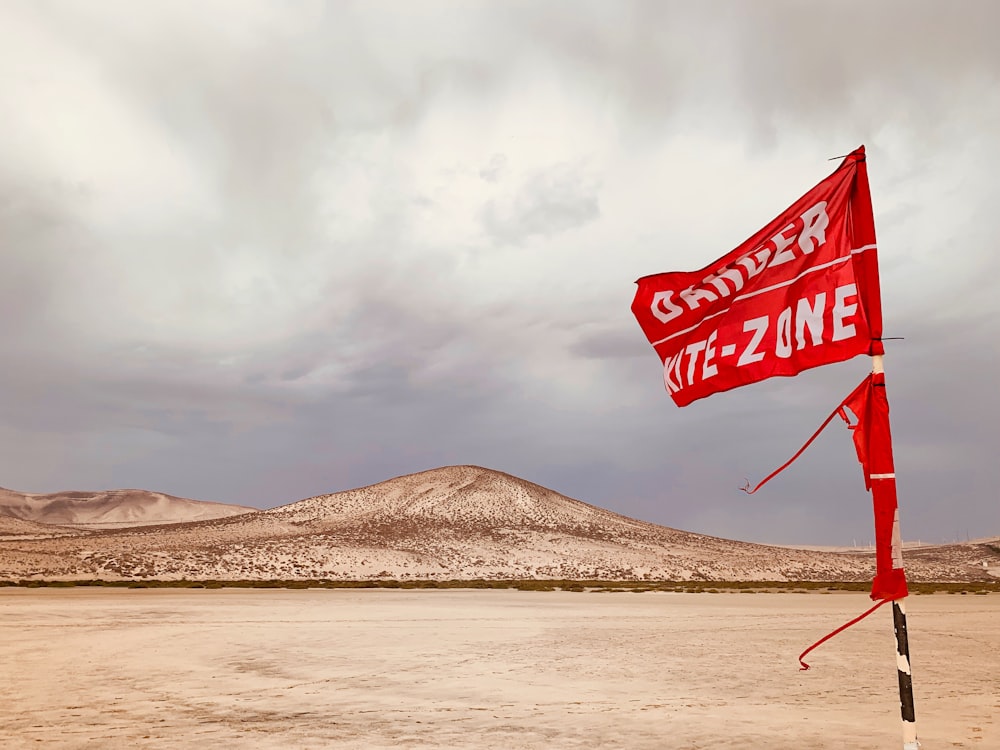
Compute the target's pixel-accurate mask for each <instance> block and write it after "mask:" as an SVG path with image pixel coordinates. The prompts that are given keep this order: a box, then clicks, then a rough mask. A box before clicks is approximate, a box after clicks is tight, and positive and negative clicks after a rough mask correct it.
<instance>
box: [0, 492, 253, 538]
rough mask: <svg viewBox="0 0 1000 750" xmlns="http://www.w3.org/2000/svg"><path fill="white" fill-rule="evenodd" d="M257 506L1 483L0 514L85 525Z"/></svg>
mask: <svg viewBox="0 0 1000 750" xmlns="http://www.w3.org/2000/svg"><path fill="white" fill-rule="evenodd" d="M256 510H257V508H249V507H246V506H241V505H228V504H226V503H212V502H205V501H202V500H189V499H187V498H183V497H175V496H174V495H167V494H165V493H162V492H151V491H149V490H133V489H125V490H101V491H98V492H80V491H65V492H53V493H49V494H34V493H27V492H17V491H16V490H8V489H5V488H2V487H0V514H2V515H5V516H10V517H11V518H18V519H21V520H22V521H34V522H36V523H43V524H50V525H54V526H69V527H73V528H86V529H111V528H123V527H130V526H148V525H153V524H166V523H186V522H190V521H206V520H210V519H213V518H224V517H227V516H233V515H239V514H241V513H251V512H254V511H256Z"/></svg>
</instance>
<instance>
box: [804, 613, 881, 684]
mask: <svg viewBox="0 0 1000 750" xmlns="http://www.w3.org/2000/svg"><path fill="white" fill-rule="evenodd" d="M887 601H888V599H882V600H880V601H879V603H878V604H876V605H875V606H874V607H872V608H871V609H868V610H865V611H864V612H863V613H862V614H860V615H858V616H857V617H855V618H854V619H853V620H851V621H850V622H845V623H844V624H843V625H841V626H840V627H839V628H837V629H836V630H834V631H833V632H832V633H827V634H826V635H824V636H823V637H822V638H820V639H819V640H818V641H816V642H815V643H814V644H813V645H811V646H810V647H809V648H807V649H806V650H805V651H803V652H802V653H801V654H799V664H801V665H802V666H800V667H799V671H800V672H804V671H806V670H807V669H809V665H808V664H806V663H805V662H804V661H803V659H805V658H806V654H808V653H809V652H810V651H812V650H813V649H815V648H817V647H818V646H822V645H823V644H824V643H826V642H827V641H828V640H830V639H831V638H833V636H835V635H837V634H838V633H843V632H844V631H845V630H847V629H848V628H849V627H851V626H852V625H857V624H858V623H859V622H861V621H862V620H863V619H865V618H866V617H868V615H870V614H871V613H872V612H874V611H875V610H876V609H878V608H879V607H881V606H882V605H883V604H885V603H886V602H887Z"/></svg>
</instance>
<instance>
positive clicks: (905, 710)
mask: <svg viewBox="0 0 1000 750" xmlns="http://www.w3.org/2000/svg"><path fill="white" fill-rule="evenodd" d="M882 356H883V355H881V354H875V355H872V372H873V373H876V374H879V373H881V374H884V373H885V368H884V365H883V361H882ZM886 419H887V420H888V414H887V415H886ZM887 427H888V425H887ZM886 434H887V435H888V430H886ZM889 450H890V455H891V450H892V446H891V438H890V445H889ZM894 474H895V473H893V475H892V477H891V481H892V482H894V483H895V481H896V479H895V475H894ZM887 478H888V477H887ZM898 519H899V516H898V515H897V517H896V520H897V523H895V524H893V529H892V547H893V549H894V550H896V551H897V554H898V555H899V556H900V558H901V555H902V549H903V542H902V536H901V534H900V531H899V523H898ZM892 626H893V631H894V633H895V636H896V672H897V675H898V678H899V709H900V715H901V718H902V720H903V750H918V748H919V747H920V743H919V742H917V720H916V715H915V714H914V710H913V675H912V672H911V671H910V641H909V637H908V635H907V631H906V597H905V596H904V597H902V598H901V599H895V600H893V602H892Z"/></svg>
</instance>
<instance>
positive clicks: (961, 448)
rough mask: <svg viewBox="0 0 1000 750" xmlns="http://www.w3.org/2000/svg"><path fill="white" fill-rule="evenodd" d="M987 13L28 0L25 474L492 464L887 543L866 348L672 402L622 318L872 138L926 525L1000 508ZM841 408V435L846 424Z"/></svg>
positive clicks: (13, 235) (16, 413)
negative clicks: (863, 383)
mask: <svg viewBox="0 0 1000 750" xmlns="http://www.w3.org/2000/svg"><path fill="white" fill-rule="evenodd" d="M998 15H1000V10H998V7H997V6H995V4H993V3H986V2H982V3H976V2H968V3H963V4H961V5H958V6H954V7H952V6H944V5H941V4H939V3H912V2H908V3H903V2H889V3H879V4H876V5H870V4H866V3H853V2H847V3H837V4H834V5H830V4H819V3H798V2H765V3H753V4H750V3H738V2H707V3H698V4H689V3H659V2H656V3H654V2H648V3H617V4H607V3H580V2H573V3H565V2H547V3H520V2H514V3H504V4H502V5H492V4H479V3H432V4H424V3H421V4H420V5H416V6H414V5H412V4H407V3H399V2H377V3H364V4H357V5H348V4H327V3H318V2H317V3H300V4H295V5H287V4H282V3H277V2H241V3H224V2H210V3H199V4H197V6H195V5H193V4H185V3H157V2H153V3H145V4H143V5H142V7H141V9H140V8H139V7H138V6H136V5H134V4H131V3H110V2H109V3H101V4H97V5H95V4H91V3H43V2H39V3H27V2H21V3H8V4H6V5H4V6H3V8H2V9H0V50H2V51H0V62H2V64H0V316H2V321H3V324H2V325H0V346H2V347H3V351H4V367H3V368H2V369H0V441H2V443H3V446H4V450H3V451H2V452H0V485H3V486H9V487H13V488H16V489H21V490H25V491H36V492H43V491H53V490H58V489H67V488H93V489H97V488H104V487H120V486H139V487H144V488H149V489H155V490H161V491H165V492H170V493H172V494H175V495H183V496H188V497H195V498H199V499H207V500H218V501H224V502H235V503H244V504H255V505H259V506H271V505H276V504H279V503H284V502H290V501H292V500H296V499H299V498H301V497H305V496H307V495H310V494H316V493H321V492H329V491H334V490H340V489H345V488H348V487H354V486H359V485H362V484H366V483H370V482H375V481H378V480H381V479H385V478H388V477H390V476H395V475H399V474H403V473H406V472H409V471H417V470H422V469H426V468H431V467H433V466H439V465H444V464H454V463H477V464H482V465H486V466H489V467H491V468H496V469H500V470H504V471H508V472H511V473H514V474H517V475H520V476H523V477H525V478H526V479H530V480H532V481H536V482H539V483H541V484H544V485H547V486H550V487H552V488H553V489H556V490H558V491H560V492H563V493H565V494H568V495H571V496H573V497H577V498H579V499H582V500H585V501H588V502H591V503H595V504H598V505H602V506H604V507H607V508H610V509H613V510H616V511H619V512H622V513H626V514H628V515H633V516H636V517H640V518H643V519H647V520H652V521H656V522H660V523H665V524H668V525H672V526H678V527H682V528H688V529H691V530H695V531H702V532H707V533H712V534H717V535H722V536H732V537H739V538H744V539H750V540H756V541H773V542H789V543H793V542H799V543H806V542H817V543H818V542H829V543H848V542H850V540H851V539H860V538H864V535H865V534H866V533H869V531H868V530H869V528H870V525H871V520H870V504H869V500H868V498H867V496H866V495H865V493H864V490H863V485H862V484H861V480H860V472H859V470H858V468H857V466H856V464H855V462H854V456H853V452H852V448H851V446H850V442H849V439H848V437H847V436H845V435H842V434H836V433H831V434H830V435H829V436H825V437H824V438H823V439H822V440H821V442H820V443H819V444H818V445H817V447H816V448H815V449H813V450H812V451H811V452H810V453H809V454H807V455H806V456H805V457H804V458H803V459H802V462H801V464H798V465H796V467H794V468H793V470H790V471H789V473H788V474H787V476H786V477H784V478H783V480H782V481H781V482H780V483H777V482H776V483H775V484H773V485H770V486H769V487H768V491H767V492H766V493H764V492H762V493H761V494H759V495H755V496H753V498H746V497H744V496H743V495H742V494H741V493H738V492H737V491H736V487H738V486H739V485H740V484H742V482H743V479H744V478H745V477H747V476H748V475H751V476H750V478H754V477H757V478H759V477H760V476H762V475H763V474H765V473H766V472H767V471H769V470H770V469H771V468H773V467H774V466H776V465H777V464H779V463H780V462H781V461H783V460H784V459H785V458H786V457H787V456H788V455H790V454H791V452H793V451H794V450H795V449H796V448H797V447H798V445H799V444H800V443H801V442H802V441H803V440H804V439H805V438H806V437H808V435H809V434H811V432H812V429H813V428H814V427H815V426H816V425H817V424H818V423H819V422H820V421H821V420H822V419H823V417H825V416H826V414H827V413H828V412H829V410H830V409H831V408H832V407H833V406H834V405H835V404H836V403H837V402H838V401H839V400H840V399H841V398H842V397H843V396H844V395H846V393H847V392H849V391H850V389H851V388H852V387H853V386H854V385H855V384H856V383H857V382H858V381H859V380H860V379H861V377H863V375H864V374H865V371H866V369H867V365H866V363H864V362H862V361H860V360H858V361H852V362H849V363H844V364H842V365H837V366H835V367H830V368H824V369H823V370H822V371H814V372H811V373H807V374H805V375H803V376H801V377H799V378H796V379H795V380H776V381H769V382H767V383H763V384H759V385H756V386H752V387H749V388H746V389H741V390H740V391H737V392H732V393H728V394H721V395H719V396H716V397H713V398H711V399H708V400H707V401H704V402H698V403H696V404H694V405H692V406H690V407H687V408H685V409H682V410H679V409H677V408H676V407H674V406H673V404H672V403H671V402H670V401H669V398H668V397H667V395H666V393H665V392H664V391H663V387H662V383H661V379H660V372H659V363H658V362H657V360H656V357H655V354H654V353H653V352H652V350H651V349H650V348H649V347H648V345H647V344H646V342H645V340H644V338H643V336H642V333H641V331H640V330H639V328H638V326H637V325H636V324H635V321H634V320H633V319H632V317H631V313H630V311H629V305H630V302H631V295H632V291H633V287H632V281H633V280H634V279H635V278H636V277H637V276H640V275H643V274H647V273H656V272H659V271H666V270H674V269H677V270H680V269H692V268H698V267H701V266H704V265H705V264H706V263H708V262H709V261H711V260H712V259H714V258H716V257H719V256H721V255H723V254H724V253H725V252H727V251H728V250H729V249H731V248H732V247H734V246H736V245H737V244H738V243H739V242H740V241H742V240H743V239H744V238H745V237H747V236H749V235H750V234H751V233H752V232H753V231H754V230H756V229H757V228H758V227H759V226H761V225H763V224H764V223H766V222H767V221H768V220H769V219H770V218H772V217H773V216H774V215H775V214H777V213H778V212H779V211H780V210H781V209H782V208H784V206H786V205H787V204H788V203H790V202H791V201H792V200H793V199H794V198H796V197H797V196H798V195H800V194H801V193H802V192H804V191H805V190H806V189H808V188H809V187H810V186H811V185H812V184H814V183H815V182H817V181H818V180H819V179H821V178H822V177H823V176H825V175H826V174H827V172H828V171H829V170H830V169H831V168H832V163H831V162H827V161H826V159H827V158H829V157H835V156H839V155H841V154H844V153H846V152H848V151H850V150H851V149H853V148H855V147H856V146H857V145H859V144H860V143H865V144H866V146H867V148H868V153H869V169H870V173H871V180H872V189H873V199H874V203H875V212H876V225H877V228H878V231H879V239H880V250H879V252H880V262H881V266H882V285H883V295H884V304H885V314H886V324H887V334H889V335H899V336H905V341H901V342H893V346H892V347H891V349H890V351H889V357H888V358H887V368H888V370H889V377H890V388H891V391H890V402H891V404H892V407H893V420H894V422H893V424H894V430H895V437H896V445H897V463H898V464H899V467H900V491H901V504H902V514H903V528H904V535H905V536H907V537H908V538H924V539H939V538H951V537H954V536H957V535H962V534H964V533H966V531H968V533H971V534H973V535H976V534H977V533H982V534H987V533H990V534H996V533H1000V531H998V529H1000V515H998V513H1000V511H998V510H997V508H998V506H997V504H996V502H995V501H994V499H993V498H992V496H991V492H992V489H991V488H992V487H993V486H994V485H995V484H997V481H996V480H997V479H998V477H996V476H995V474H996V473H997V469H996V468H994V464H995V461H993V460H992V456H993V454H994V453H995V452H996V449H997V445H996V440H995V438H994V437H993V432H994V430H992V427H991V426H992V424H995V423H996V421H997V418H998V417H1000V414H998V413H997V412H998V409H1000V407H998V405H997V404H998V403H1000V402H998V401H997V400H996V399H995V398H994V394H993V390H994V386H993V381H994V376H993V373H994V372H995V371H996V365H997V362H996V359H997V355H996V345H995V341H996V338H997V327H996V323H995V320H996V313H997V302H996V296H995V294H994V293H993V290H992V286H991V284H990V282H989V279H991V278H994V276H995V273H994V272H995V270H996V260H995V256H996V253H995V252H993V243H994V241H993V238H992V229H991V227H992V219H993V211H992V206H993V204H994V203H995V202H996V200H997V197H998V196H997V192H998V191H997V188H996V186H995V178H994V175H993V174H992V165H993V164H995V163H997V160H998V159H997V157H998V156H1000V154H998V150H1000V149H998V146H997V144H996V139H995V133H996V132H998V127H1000V80H998V77H1000V53H998V52H997V51H996V45H995V44H993V41H992V39H991V38H990V36H991V30H992V28H994V27H995V26H996V25H997V22H998V21H1000V18H997V16H998ZM831 429H832V428H831Z"/></svg>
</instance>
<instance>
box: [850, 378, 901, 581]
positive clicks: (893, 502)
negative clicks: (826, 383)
mask: <svg viewBox="0 0 1000 750" xmlns="http://www.w3.org/2000/svg"><path fill="white" fill-rule="evenodd" d="M842 406H846V407H847V408H848V409H850V410H851V411H852V412H854V415H855V416H856V417H857V419H858V421H857V424H855V425H854V426H852V428H851V429H852V430H853V431H854V447H855V448H856V449H857V452H858V460H859V461H860V462H861V468H862V470H863V471H864V473H865V487H866V488H867V489H869V490H871V493H872V504H873V505H874V508H875V580H874V581H872V593H871V597H872V599H886V600H892V599H901V598H903V597H904V596H906V595H907V588H906V574H905V573H904V571H903V554H902V549H901V545H902V542H901V539H900V535H899V528H898V524H897V522H896V519H897V518H898V508H899V506H898V502H897V499H896V469H895V466H894V464H893V460H892V434H891V432H890V430H889V399H888V398H887V397H886V394H885V374H884V373H881V372H876V373H872V374H871V375H869V376H868V377H867V378H866V379H865V380H864V382H862V384H861V385H860V386H858V387H857V388H856V389H855V390H854V392H853V393H852V394H851V395H850V396H848V397H847V398H846V399H845V400H844V402H843V404H842Z"/></svg>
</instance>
